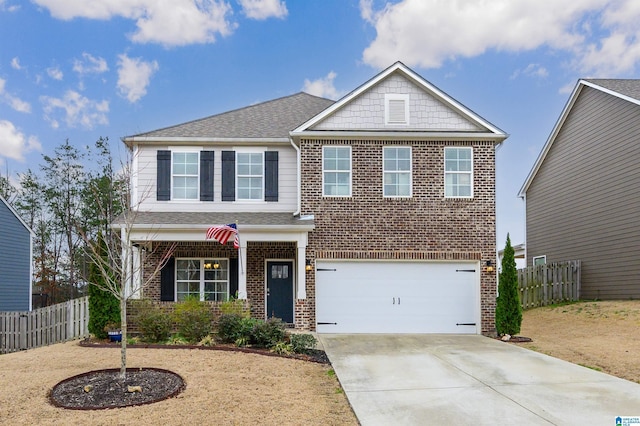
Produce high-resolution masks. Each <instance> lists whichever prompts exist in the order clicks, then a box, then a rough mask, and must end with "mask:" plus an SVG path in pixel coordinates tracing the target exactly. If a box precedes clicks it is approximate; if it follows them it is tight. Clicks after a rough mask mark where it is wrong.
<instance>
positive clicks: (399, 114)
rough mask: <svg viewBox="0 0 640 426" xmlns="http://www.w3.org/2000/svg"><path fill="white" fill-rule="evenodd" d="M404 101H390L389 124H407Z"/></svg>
mask: <svg viewBox="0 0 640 426" xmlns="http://www.w3.org/2000/svg"><path fill="white" fill-rule="evenodd" d="M404 104H405V102H404V99H392V100H390V101H389V123H405V122H406V121H407V120H406V119H405V114H404V109H405V106H404Z"/></svg>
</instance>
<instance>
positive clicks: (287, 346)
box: [271, 342, 293, 355]
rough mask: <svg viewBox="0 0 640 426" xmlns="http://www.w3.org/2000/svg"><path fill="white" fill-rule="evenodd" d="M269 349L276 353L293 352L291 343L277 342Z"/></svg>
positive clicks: (286, 353) (287, 353)
mask: <svg viewBox="0 0 640 426" xmlns="http://www.w3.org/2000/svg"><path fill="white" fill-rule="evenodd" d="M271 350H272V351H273V352H275V353H277V354H278V355H290V354H291V353H292V352H293V346H291V343H286V342H278V343H276V344H275V346H274V347H273V349H271Z"/></svg>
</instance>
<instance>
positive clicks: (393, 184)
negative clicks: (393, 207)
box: [382, 146, 411, 197]
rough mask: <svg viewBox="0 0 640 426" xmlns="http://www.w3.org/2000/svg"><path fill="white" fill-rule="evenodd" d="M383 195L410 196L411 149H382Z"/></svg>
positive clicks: (393, 147) (399, 147)
mask: <svg viewBox="0 0 640 426" xmlns="http://www.w3.org/2000/svg"><path fill="white" fill-rule="evenodd" d="M382 164H383V166H382V167H383V172H382V174H383V184H382V187H383V194H384V196H385V197H410V196H411V147H409V146H398V147H396V146H390V147H384V148H382Z"/></svg>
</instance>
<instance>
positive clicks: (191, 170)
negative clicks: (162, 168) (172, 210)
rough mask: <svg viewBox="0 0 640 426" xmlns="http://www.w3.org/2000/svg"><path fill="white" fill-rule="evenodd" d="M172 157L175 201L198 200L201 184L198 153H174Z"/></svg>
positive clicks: (173, 195) (173, 196)
mask: <svg viewBox="0 0 640 426" xmlns="http://www.w3.org/2000/svg"><path fill="white" fill-rule="evenodd" d="M172 156H173V157H172V162H171V165H172V166H171V180H172V191H171V193H172V198H173V199H174V200H197V199H198V187H199V182H200V180H199V177H198V176H199V174H198V165H199V163H200V159H199V156H198V152H173V153H172Z"/></svg>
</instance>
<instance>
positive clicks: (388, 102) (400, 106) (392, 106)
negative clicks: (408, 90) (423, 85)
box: [384, 93, 409, 124]
mask: <svg viewBox="0 0 640 426" xmlns="http://www.w3.org/2000/svg"><path fill="white" fill-rule="evenodd" d="M384 122H385V124H409V95H408V94H396V93H387V94H385V95H384Z"/></svg>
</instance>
